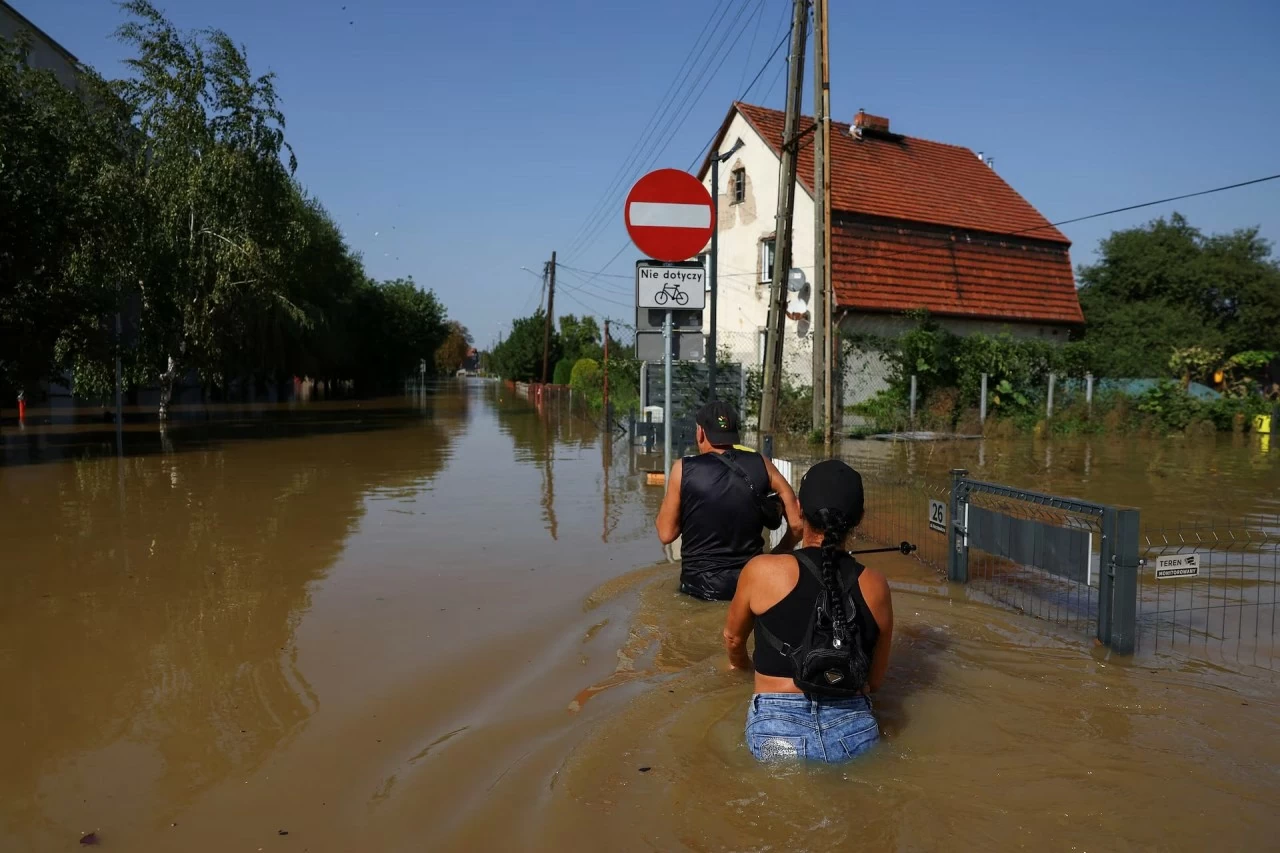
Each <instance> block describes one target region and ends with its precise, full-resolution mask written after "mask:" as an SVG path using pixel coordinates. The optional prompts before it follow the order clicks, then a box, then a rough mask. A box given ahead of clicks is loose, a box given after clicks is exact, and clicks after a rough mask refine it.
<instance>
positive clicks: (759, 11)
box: [738, 4, 764, 89]
mask: <svg viewBox="0 0 1280 853" xmlns="http://www.w3.org/2000/svg"><path fill="white" fill-rule="evenodd" d="M763 20H764V4H761V5H760V6H757V7H756V26H755V29H753V30H752V31H751V45H750V47H748V48H747V59H746V61H745V62H743V63H742V76H741V77H739V78H738V88H739V89H741V88H742V81H743V80H746V79H747V70H748V69H749V68H750V67H751V54H753V53H755V52H756V39H757V38H759V37H760V22H761V21H763Z"/></svg>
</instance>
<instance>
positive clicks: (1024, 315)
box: [831, 158, 1084, 324]
mask: <svg viewBox="0 0 1280 853" xmlns="http://www.w3.org/2000/svg"><path fill="white" fill-rule="evenodd" d="M976 159H977V158H975V161H976ZM984 168H985V167H984ZM834 219H835V221H834V222H833V223H832V232H831V280H832V286H833V287H834V288H835V291H836V304H837V305H839V306H840V308H842V309H851V310H855V311H876V312H896V311H910V310H915V309H920V308H924V309H926V310H928V311H929V312H930V313H933V314H938V315H942V316H962V317H974V318H984V319H991V320H1008V321H1011V322H1028V321H1030V322H1041V323H1063V324H1078V323H1083V322H1084V315H1083V313H1082V312H1081V310H1080V301H1079V299H1078V298H1077V297H1076V289H1075V279H1074V277H1073V275H1072V272H1071V258H1070V256H1069V255H1068V254H1067V246H1066V245H1065V244H1054V243H1045V242H1032V241H1027V240H1021V239H1008V238H1004V239H1002V238H1001V237H997V236H991V235H982V234H964V233H959V234H957V233H954V232H952V231H949V230H947V229H942V228H936V227H935V228H929V227H923V226H921V227H912V226H910V225H909V224H906V223H902V224H900V225H895V224H892V223H885V222H875V221H871V220H868V219H867V218H865V217H857V218H853V217H847V216H846V217H834Z"/></svg>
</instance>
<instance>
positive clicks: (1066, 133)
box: [10, 0, 1280, 346]
mask: <svg viewBox="0 0 1280 853" xmlns="http://www.w3.org/2000/svg"><path fill="white" fill-rule="evenodd" d="M10 2H11V3H12V4H13V5H15V6H16V7H17V8H18V9H19V10H20V11H22V12H23V13H24V14H25V15H27V17H29V18H31V19H32V20H34V21H35V22H36V23H37V24H38V25H39V26H41V27H42V28H43V29H45V30H46V31H47V32H49V33H50V35H52V36H53V37H54V38H56V39H58V40H59V41H60V42H62V44H63V45H64V46H65V47H66V48H67V49H69V50H70V51H71V52H72V53H74V54H76V55H77V56H79V57H80V58H81V59H82V60H84V61H85V62H88V63H89V64H91V65H93V66H95V67H96V68H97V69H98V70H99V71H101V72H103V73H104V74H107V75H108V76H117V75H119V74H120V73H121V67H120V65H119V61H120V59H121V58H122V57H123V56H124V49H123V47H122V46H121V45H120V44H118V43H117V42H115V41H114V39H113V38H112V31H113V30H114V28H115V27H116V25H117V24H118V23H119V22H120V20H121V15H120V12H119V10H118V9H116V7H115V6H114V5H113V4H112V3H110V2H108V0H10ZM723 3H727V4H728V7H729V12H728V13H727V16H726V18H725V20H726V22H727V21H730V20H734V19H737V18H739V16H740V14H741V24H740V26H739V28H738V29H737V30H735V31H734V34H733V35H731V36H730V37H729V38H728V39H727V40H726V42H725V48H726V51H727V53H726V54H725V55H726V56H727V58H726V59H725V60H724V62H723V65H721V66H720V67H719V70H718V72H716V73H714V74H713V73H712V71H714V67H712V68H711V69H709V70H708V72H707V77H706V79H705V80H704V83H703V85H701V86H700V87H698V90H697V91H696V93H694V97H692V98H691V99H690V101H689V103H688V105H687V108H689V110H690V111H689V114H688V118H687V119H685V120H684V121H682V122H675V123H673V125H672V129H671V130H670V131H669V132H668V133H667V134H665V135H664V141H666V140H667V139H669V145H667V147H666V149H665V151H664V152H662V153H661V154H660V155H658V154H657V153H656V151H655V152H654V153H653V154H651V155H650V156H649V157H647V158H645V159H644V160H643V161H642V162H641V163H640V164H639V165H638V166H637V167H635V170H634V171H641V170H642V169H641V167H645V168H644V169H643V170H647V167H657V166H669V167H676V168H687V167H689V165H690V164H691V162H693V161H694V159H695V157H696V155H697V154H698V152H699V150H700V149H701V148H702V146H704V145H705V144H706V143H707V141H708V140H709V138H710V136H711V135H712V134H713V133H714V131H715V130H716V128H717V127H718V125H719V123H720V121H721V119H722V118H723V116H724V113H725V111H726V110H727V108H728V105H729V103H730V101H732V100H733V99H734V98H735V97H737V96H738V95H740V94H741V92H742V89H743V88H744V87H745V84H746V82H748V81H749V80H750V79H751V77H752V76H754V75H755V73H756V71H757V70H758V69H759V68H760V67H761V65H762V64H763V63H764V61H765V58H766V57H767V56H768V54H769V53H770V51H771V50H772V49H773V47H774V45H775V44H776V43H777V40H778V38H780V36H781V34H782V32H783V27H784V25H785V21H786V19H787V13H788V9H789V6H790V0H645V2H635V1H634V0H629V2H622V0H598V1H597V2H594V3H585V2H584V3H579V2H555V0H543V2H533V0H526V2H516V0H492V2H488V3H479V2H469V3H449V4H445V3H441V2H421V0H158V5H159V6H160V7H161V8H163V9H164V11H165V12H166V13H167V14H168V15H169V16H170V17H171V18H172V19H173V20H174V21H175V23H177V24H178V25H179V26H181V27H184V28H197V27H218V28H221V29H224V30H226V31H227V32H228V33H229V34H230V35H231V36H232V37H233V38H234V39H236V40H237V41H239V42H242V43H243V44H244V45H245V46H246V47H247V48H248V52H249V57H250V60H251V62H252V63H253V64H254V66H255V67H256V68H259V69H262V70H267V69H270V70H272V71H275V72H276V73H277V74H278V75H279V90H280V92H281V94H282V96H283V99H284V105H285V112H286V115H287V117H288V122H289V124H288V136H289V138H290V140H291V141H292V143H293V145H294V147H295V148H296V149H297V153H298V159H299V163H300V166H299V177H300V178H301V179H302V181H303V182H304V183H305V184H306V185H307V187H308V188H309V189H310V190H311V191H312V192H313V193H315V194H316V195H317V196H319V198H320V199H321V200H322V201H323V202H324V203H325V204H326V206H327V207H328V208H329V210H330V211H331V212H332V213H333V215H334V216H335V217H336V219H337V221H338V222H339V224H340V225H341V226H342V228H343V229H344V231H345V232H346V235H347V238H348V240H349V241H350V243H351V245H352V246H353V247H354V248H355V249H357V250H359V251H360V252H362V253H363V255H364V257H365V262H366V265H367V268H368V270H369V271H370V273H371V274H372V275H374V276H376V277H379V278H388V277H393V276H400V275H412V276H413V277H414V278H415V279H416V280H417V281H418V282H419V284H421V285H423V286H426V287H430V288H432V289H434V290H435V291H436V293H437V294H439V295H440V297H441V298H442V299H443V300H444V302H445V303H446V304H447V306H448V308H449V311H450V314H451V315H452V316H454V317H456V318H457V319H459V320H461V321H462V322H463V323H465V324H466V325H467V326H468V327H470V328H471V330H472V331H473V332H474V333H475V336H476V340H477V343H478V344H479V345H481V346H484V345H487V344H488V343H489V342H490V341H491V340H493V339H494V338H495V337H496V335H497V333H498V331H499V329H500V328H502V327H503V325H504V324H505V323H507V322H509V320H510V319H511V318H512V317H513V316H519V315H521V314H525V313H528V312H530V311H531V310H532V309H533V307H534V305H535V304H536V301H537V299H538V289H539V281H538V279H537V278H536V277H535V276H532V275H530V274H529V273H527V272H523V271H521V269H520V268H521V267H522V266H527V267H529V268H531V269H534V270H540V269H541V265H542V262H543V261H544V260H545V259H547V258H548V257H549V256H550V254H551V250H552V249H557V250H559V252H560V253H561V255H560V260H561V261H562V262H564V263H567V264H569V265H571V266H573V267H578V268H581V269H585V270H598V269H600V268H601V266H603V265H604V264H605V263H606V262H608V261H609V260H610V259H611V258H613V257H614V256H615V253H617V252H618V250H619V248H621V247H622V246H623V245H624V244H626V243H627V240H626V233H625V230H624V228H623V225H622V209H621V201H620V200H617V201H611V202H610V203H609V205H608V206H607V209H606V220H607V221H606V222H605V223H604V226H603V227H602V228H600V229H599V235H598V238H597V239H594V240H592V241H590V242H589V244H588V245H586V246H585V247H584V248H581V249H578V250H575V251H573V252H569V248H570V244H571V243H572V242H573V240H574V237H575V236H576V235H577V234H578V232H579V230H580V228H581V226H582V225H583V224H584V222H586V221H587V219H588V214H589V213H590V212H591V210H592V208H593V207H594V206H595V205H596V203H597V202H598V201H599V200H600V198H601V196H602V195H603V194H604V191H605V189H606V186H607V185H608V184H609V182H610V180H611V179H612V178H613V177H614V175H615V173H616V172H617V171H618V169H619V167H620V166H621V165H622V164H623V161H624V159H625V158H626V155H627V154H628V152H629V151H630V150H631V149H632V146H633V143H634V142H635V141H636V139H637V137H638V135H639V134H641V133H642V132H643V131H644V129H645V127H646V124H647V122H648V120H649V118H650V116H651V114H652V113H653V112H654V110H655V108H656V107H657V105H658V102H659V100H660V99H661V97H662V95H663V93H664V92H665V91H666V90H667V87H668V85H669V84H670V83H671V82H672V80H673V78H674V77H675V76H676V71H677V69H678V68H679V67H680V65H681V63H682V62H683V61H684V60H685V58H686V57H687V56H688V55H689V54H690V52H691V51H692V49H693V48H694V45H695V43H696V42H697V41H698V39H699V37H700V33H701V30H702V27H703V25H704V23H706V22H707V21H708V20H709V19H710V18H711V17H712V16H713V13H714V12H715V10H717V9H719V8H720V7H721V6H722V4H723ZM344 5H345V10H344V8H343V7H344ZM1277 33H1280V3H1277V2H1275V0H1257V2H1244V0H1237V1H1234V2H1233V0H1224V2H1207V1H1205V2H1189V0H1162V1H1161V0H1119V2H1117V0H1108V2H1096V0H1085V2H1076V3H1071V4H1046V3H1026V2H994V0H968V2H963V3H956V2H951V0H945V1H944V0H924V2H914V3H884V2H881V3H874V4H872V3H866V4H862V3H857V4H855V3H849V2H841V0H835V2H832V3H831V53H832V59H831V72H832V109H833V112H834V114H835V115H836V116H837V117H839V118H842V119H845V120H847V119H848V118H849V117H851V116H852V115H853V113H854V112H856V111H857V109H858V108H859V107H865V108H866V109H867V110H868V111H869V112H874V113H878V114H881V115H887V116H889V117H890V118H891V120H892V123H893V128H894V130H896V131H899V132H902V133H906V134H909V135H913V136H921V137H925V138H929V139H936V140H940V141H944V142H950V143H955V144H959V145H966V146H969V147H971V148H973V149H975V150H977V149H981V150H983V151H985V152H986V153H987V155H988V156H992V157H995V159H996V168H997V170H998V171H999V172H1000V173H1001V175H1003V176H1004V177H1005V178H1006V180H1008V181H1009V182H1010V183H1011V184H1012V185H1013V186H1014V187H1015V188H1016V189H1017V190H1018V191H1019V192H1021V193H1022V194H1023V195H1024V196H1026V197H1027V198H1028V199H1029V200H1030V201H1031V202H1032V204H1034V205H1036V206H1037V207H1038V208H1039V209H1040V210H1041V211H1042V212H1043V213H1044V214H1045V215H1046V216H1048V217H1049V218H1050V219H1066V218H1069V217H1074V216H1080V215H1084V214H1088V213H1093V212H1095V211H1100V210H1104V209H1107V208H1111V207H1119V206H1123V205H1126V204H1132V203H1136V202H1141V201H1147V200H1150V199H1154V198H1159V197H1163V196H1168V195H1174V194H1178V193H1182V192H1187V191H1193V190H1199V189H1205V188H1209V187H1213V186H1217V185H1220V184H1227V183H1233V182H1236V181H1241V180H1246V179H1250V178H1255V177H1260V176H1263V175H1269V174H1274V173H1277V172H1280V111H1278V110H1277V109H1276V103H1277V98H1278V97H1280V50H1277V49H1276V38H1277ZM714 46H715V45H714V44H712V47H713V48H714ZM730 47H731V48H732V50H728V49H729V48H730ZM782 53H785V50H784V51H782V52H780V54H779V58H778V59H775V60H774V63H773V64H772V65H771V66H769V68H768V69H767V70H766V71H765V73H764V74H763V76H762V77H761V79H760V82H759V83H758V84H757V87H756V89H755V90H754V91H753V93H752V96H751V97H750V98H749V100H751V101H753V102H755V103H765V104H768V105H771V106H776V107H781V106H782V101H783V81H782V79H781V69H782V67H783V66H782V62H781V56H782ZM718 61H719V60H717V62H718ZM810 88H811V86H810V84H809V83H808V82H806V95H807V94H808V90H809V89H810ZM807 101H808V98H807V97H806V102H807ZM624 183H626V184H627V185H628V186H629V184H630V180H627V181H625V182H624ZM624 191H625V187H624ZM1173 209H1174V208H1173V207H1162V208H1155V209H1148V210H1144V211H1138V212H1135V213H1130V214H1121V215H1117V216H1114V217H1110V218H1106V219H1102V220H1094V221H1091V222H1087V223H1082V224H1079V225H1075V226H1069V227H1067V228H1065V229H1064V231H1065V232H1066V233H1067V235H1068V236H1069V237H1070V238H1071V239H1072V240H1073V241H1074V243H1075V247H1074V249H1073V257H1074V259H1075V261H1076V262H1077V263H1080V262H1088V261H1090V260H1091V259H1092V258H1093V253H1094V248H1095V246H1096V245H1097V242H1098V240H1099V238H1101V237H1103V236H1105V235H1106V234H1107V233H1109V232H1110V231H1111V230H1112V229H1114V228H1120V227H1125V226H1130V225H1134V224H1137V223H1141V222H1145V221H1147V220H1148V219H1151V218H1153V217H1155V216H1157V215H1162V214H1168V213H1170V212H1171V211H1172V210H1173ZM1176 209H1178V210H1180V211H1182V212H1183V213H1185V214H1186V215H1187V216H1188V217H1189V218H1190V220H1191V222H1192V223H1193V224H1195V225H1197V226H1199V227H1201V228H1203V229H1205V230H1207V231H1219V230H1226V229H1232V228H1238V227H1242V226H1251V225H1260V226H1261V227H1262V231H1263V233H1264V235H1265V236H1267V237H1268V238H1269V239H1272V240H1277V239H1280V181H1277V182H1275V183H1271V184H1265V185H1262V186H1258V187H1251V188H1247V189H1242V190H1237V191H1234V192H1229V193H1223V194H1220V195H1216V196H1210V197H1207V198H1201V199H1195V200H1190V201H1185V202H1181V203H1179V204H1178V205H1176ZM636 256H637V253H636V252H635V250H634V249H632V248H630V247H629V246H628V248H627V250H626V251H624V252H623V253H622V254H621V255H619V256H618V257H617V258H616V260H615V261H614V262H613V263H612V265H611V266H610V267H609V268H608V269H607V271H606V272H607V273H608V274H612V275H624V274H626V273H627V272H628V271H629V269H630V268H631V265H632V262H633V261H634V259H635V258H636ZM562 280H563V281H564V282H565V285H566V287H565V288H558V291H559V292H558V293H557V299H556V308H557V313H558V314H559V313H564V312H571V311H572V312H578V313H582V312H583V306H582V304H580V303H582V302H585V303H586V304H587V305H590V306H591V308H592V309H593V311H594V312H595V313H597V314H599V315H600V316H603V315H605V314H608V315H610V316H613V317H616V318H623V319H625V318H628V317H629V315H630V314H631V311H630V309H629V308H628V307H627V304H629V299H630V285H629V284H627V282H626V281H625V280H624V279H621V278H610V277H603V276H602V277H600V278H597V279H595V280H594V281H592V282H591V283H590V284H589V285H584V284H583V280H582V279H581V278H575V277H574V276H573V275H572V274H568V275H565V276H564V277H563V278H562ZM575 286H576V287H579V288H581V289H580V290H577V291H574V290H569V289H568V288H570V287H575ZM562 294H563V295H562ZM575 300H577V301H575ZM606 300H613V301H606Z"/></svg>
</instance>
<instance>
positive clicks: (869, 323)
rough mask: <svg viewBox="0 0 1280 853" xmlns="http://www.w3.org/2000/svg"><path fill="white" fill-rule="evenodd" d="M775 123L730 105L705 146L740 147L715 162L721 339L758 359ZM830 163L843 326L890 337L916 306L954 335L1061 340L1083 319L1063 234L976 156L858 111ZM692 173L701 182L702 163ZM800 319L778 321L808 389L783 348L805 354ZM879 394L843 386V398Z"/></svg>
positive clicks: (800, 245)
mask: <svg viewBox="0 0 1280 853" xmlns="http://www.w3.org/2000/svg"><path fill="white" fill-rule="evenodd" d="M783 119H784V116H783V114H782V113H781V112H779V111H777V110H771V109H767V108H765V107H758V106H753V105H751V104H744V103H735V104H734V105H733V106H732V107H731V108H730V110H729V113H728V115H727V117H726V118H725V120H724V123H723V124H722V125H721V128H720V131H719V134H718V135H717V137H716V140H715V143H714V144H713V145H712V149H711V150H713V151H716V150H721V151H723V150H727V149H728V148H730V147H731V146H732V145H733V144H734V143H735V142H736V141H737V140H741V141H742V143H743V145H742V148H740V149H739V150H738V151H737V152H736V153H735V154H734V156H733V158H731V159H730V160H729V161H728V162H727V163H724V164H722V165H721V167H720V184H721V186H720V196H719V198H718V199H717V205H718V212H719V225H718V227H719V238H720V260H719V277H718V281H719V287H718V294H719V310H718V323H717V335H718V337H719V339H720V341H721V342H722V348H724V347H726V346H727V347H729V348H730V349H731V350H732V351H733V355H734V358H735V360H741V361H744V362H748V361H750V360H751V359H754V363H755V364H759V363H761V360H762V358H763V330H764V327H765V324H766V319H767V316H768V297H769V289H770V288H769V283H770V278H771V275H772V262H773V239H774V231H775V225H774V216H775V214H776V210H777V198H778V169H779V165H780V157H781V151H782V142H783V140H782V136H783ZM812 126H813V119H811V118H807V117H806V118H802V119H801V121H800V124H799V127H800V129H801V131H802V132H803V131H804V130H806V129H808V128H811V127H812ZM812 142H813V136H812V134H811V133H809V134H807V135H803V136H802V139H801V142H800V150H799V168H798V186H797V192H796V203H795V218H794V249H793V253H792V255H793V266H795V267H799V268H800V269H801V270H803V271H804V272H805V273H806V275H807V276H808V277H809V278H812V275H813V245H814V241H813V235H814V227H815V221H814V204H813V191H812V187H813V144H812ZM708 156H709V155H708ZM830 160H831V171H832V175H831V208H832V234H831V244H832V245H831V268H832V287H833V289H834V291H835V310H836V314H837V317H838V321H837V322H838V323H839V325H840V328H841V330H842V331H843V332H845V333H846V334H858V333H863V334H873V335H880V336H892V335H896V334H900V333H901V332H903V331H906V330H907V329H909V328H911V327H912V326H913V325H914V320H912V319H911V318H909V317H908V316H907V314H908V312H914V311H918V310H920V309H924V310H927V311H928V312H929V313H930V314H931V315H932V316H933V317H934V318H936V319H937V320H938V321H939V322H940V323H941V324H942V325H943V326H944V327H946V328H949V329H950V330H952V331H953V332H955V333H957V334H961V335H963V334H971V333H974V332H987V333H999V332H1002V331H1007V332H1009V333H1010V334H1012V335H1015V336H1018V337H1037V338H1042V339H1044V340H1048V341H1056V342H1065V341H1066V339H1067V336H1068V334H1069V332H1070V331H1071V329H1072V328H1074V327H1078V326H1080V325H1081V324H1083V322H1084V316H1083V314H1082V313H1081V310H1080V302H1079V300H1078V299H1077V297H1076V289H1075V279H1074V275H1073V273H1072V266H1071V255H1070V248H1071V243H1070V241H1069V240H1068V239H1067V238H1066V237H1065V236H1063V234H1062V232H1060V231H1058V229H1056V228H1054V227H1053V226H1052V225H1051V224H1050V223H1049V221H1048V220H1047V219H1045V217H1044V216H1043V215H1041V213H1040V212H1039V211H1038V210H1036V209H1035V207H1033V206H1032V205H1031V204H1030V203H1029V202H1028V201H1027V200H1026V199H1024V198H1023V197H1022V196H1021V195H1019V194H1018V192H1017V191H1016V190H1014V188H1013V187H1011V186H1010V185H1009V184H1008V183H1007V182H1006V181H1005V180H1004V179H1003V178H1001V177H1000V175H999V173H997V172H996V171H995V169H994V167H993V166H994V164H993V163H991V162H989V161H984V160H983V159H982V157H981V155H979V154H976V153H975V152H973V151H971V150H970V149H968V148H964V147H961V146H958V145H948V144H945V143H941V142H933V141H930V140H927V139H918V138H916V137H912V136H906V135H902V134H899V133H896V132H893V131H892V130H891V129H890V123H889V119H887V118H884V117H881V116H874V115H869V114H867V113H865V112H859V113H858V114H857V116H855V118H854V120H853V122H852V123H850V124H844V123H841V122H832V126H831V157H830ZM699 177H700V178H702V179H703V180H704V182H705V183H706V184H707V185H708V188H710V160H709V159H708V160H706V161H704V163H703V165H702V169H701V171H700V172H699ZM793 307H798V308H803V306H802V305H794V306H793ZM797 316H798V317H800V319H798V320H788V323H787V338H788V340H787V342H786V345H785V348H786V352H787V353H788V358H787V362H788V369H789V371H790V372H791V373H792V374H793V376H794V378H796V379H797V380H799V381H803V382H805V383H806V384H807V375H808V368H807V364H808V363H809V362H808V361H807V358H809V357H811V356H808V355H805V357H804V359H800V360H797V359H796V358H794V357H793V355H794V354H806V353H810V352H811V349H810V334H811V333H810V328H809V325H810V324H809V321H808V319H807V318H805V317H802V316H800V315H799V314H798V313H797ZM801 361H803V362H804V363H803V364H801V363H800V362H801ZM881 387H882V386H881ZM876 390H878V388H877V387H872V386H864V387H861V388H846V402H854V401H855V400H856V399H861V398H865V397H866V396H869V395H870V394H872V393H874V392H875V391H876ZM851 395H852V398H853V399H850V396H851Z"/></svg>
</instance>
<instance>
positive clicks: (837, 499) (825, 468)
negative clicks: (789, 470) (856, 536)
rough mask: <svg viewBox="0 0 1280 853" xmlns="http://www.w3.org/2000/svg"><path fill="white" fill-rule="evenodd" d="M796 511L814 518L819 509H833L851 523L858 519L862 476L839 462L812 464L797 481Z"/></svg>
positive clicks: (856, 521) (829, 461) (860, 512)
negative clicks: (797, 508)
mask: <svg viewBox="0 0 1280 853" xmlns="http://www.w3.org/2000/svg"><path fill="white" fill-rule="evenodd" d="M797 497H799V499H800V509H801V510H802V511H803V512H804V514H805V517H806V518H810V519H817V518H818V515H819V513H821V512H822V510H824V509H827V510H831V509H834V510H837V511H839V512H841V513H843V514H844V515H845V517H846V518H848V519H849V520H850V521H852V522H853V523H854V524H857V523H858V522H860V521H861V520H862V475H861V474H859V473H858V472H857V471H855V470H853V469H852V468H850V467H849V466H848V465H846V464H845V463H844V462H841V461H840V460H839V459H827V460H825V461H823V462H819V463H818V464H817V465H814V466H813V467H812V468H810V469H809V470H808V471H806V472H805V475H804V476H803V477H802V478H800V494H799V495H798V496H797Z"/></svg>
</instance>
